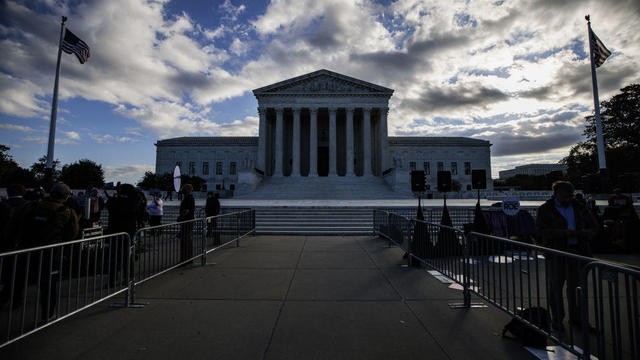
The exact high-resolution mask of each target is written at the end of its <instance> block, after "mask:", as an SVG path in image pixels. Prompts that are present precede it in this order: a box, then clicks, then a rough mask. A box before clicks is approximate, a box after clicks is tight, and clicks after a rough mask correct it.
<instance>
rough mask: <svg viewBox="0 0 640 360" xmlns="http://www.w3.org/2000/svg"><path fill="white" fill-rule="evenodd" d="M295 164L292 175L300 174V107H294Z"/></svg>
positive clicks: (293, 150)
mask: <svg viewBox="0 0 640 360" xmlns="http://www.w3.org/2000/svg"><path fill="white" fill-rule="evenodd" d="M291 151H292V152H293V154H292V155H293V156H292V157H293V164H292V167H291V176H300V108H294V109H293V149H292V150H291Z"/></svg>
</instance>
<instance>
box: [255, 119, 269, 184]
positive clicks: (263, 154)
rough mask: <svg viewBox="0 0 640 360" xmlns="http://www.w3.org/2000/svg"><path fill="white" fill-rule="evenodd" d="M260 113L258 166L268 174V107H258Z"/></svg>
mask: <svg viewBox="0 0 640 360" xmlns="http://www.w3.org/2000/svg"><path fill="white" fill-rule="evenodd" d="M258 114H259V115H260V125H259V132H258V166H257V168H258V169H260V170H262V171H263V172H264V174H265V175H266V174H267V166H266V158H267V146H266V145H267V109H266V108H263V107H259V108H258Z"/></svg>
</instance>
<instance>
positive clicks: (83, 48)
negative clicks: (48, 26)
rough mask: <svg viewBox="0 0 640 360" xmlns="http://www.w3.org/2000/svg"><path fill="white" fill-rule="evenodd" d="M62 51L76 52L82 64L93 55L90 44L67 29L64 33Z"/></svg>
mask: <svg viewBox="0 0 640 360" xmlns="http://www.w3.org/2000/svg"><path fill="white" fill-rule="evenodd" d="M62 51H64V52H66V53H67V54H75V55H76V57H77V58H78V60H79V61H80V64H84V63H85V62H86V61H87V59H89V56H90V55H91V54H90V52H89V45H87V43H86V42H84V41H82V40H81V39H80V38H79V37H77V36H76V35H75V34H74V33H72V32H71V31H69V29H66V31H65V33H64V40H63V41H62Z"/></svg>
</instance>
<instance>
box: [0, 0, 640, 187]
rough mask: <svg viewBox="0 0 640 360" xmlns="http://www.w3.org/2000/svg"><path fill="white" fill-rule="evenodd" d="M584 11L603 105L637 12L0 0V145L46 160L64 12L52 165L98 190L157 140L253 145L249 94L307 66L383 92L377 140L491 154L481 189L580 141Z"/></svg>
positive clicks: (444, 3)
mask: <svg viewBox="0 0 640 360" xmlns="http://www.w3.org/2000/svg"><path fill="white" fill-rule="evenodd" d="M586 14H590V15H591V19H592V27H593V30H594V31H595V33H596V34H597V35H598V37H599V38H600V39H601V40H602V41H603V43H604V44H605V45H606V46H607V47H608V48H609V50H611V52H612V55H611V57H610V58H609V59H607V61H606V62H605V64H604V65H603V66H602V67H600V68H598V84H599V91H600V98H601V100H603V99H607V98H610V97H611V96H613V95H614V94H616V93H617V92H618V91H619V89H620V88H622V87H624V86H626V85H629V84H631V83H638V82H640V73H639V72H638V70H637V69H640V31H638V29H640V1H638V0H627V1H625V0H599V1H589V0H563V1H556V0H513V1H509V0H497V1H471V0H469V1H457V0H433V1H419V0H397V1H386V0H357V1H349V0H274V1H266V0H264V1H247V0H223V1H195V0H179V1H177V0H174V1H168V0H153V1H145V0H86V1H78V0H73V1H64V0H40V1H36V0H32V1H10V0H0V54H2V56H1V57H0V144H5V145H7V146H9V147H10V148H11V150H10V153H11V154H12V155H13V157H14V159H15V160H16V161H18V163H20V164H21V165H22V166H30V165H31V164H32V163H34V162H35V161H36V160H37V159H38V158H39V157H41V156H43V155H45V154H46V146H47V144H46V142H47V137H48V129H49V118H50V113H51V98H52V93H53V83H54V77H55V63H56V56H57V46H58V40H59V33H60V16H62V15H65V16H67V17H68V18H69V20H68V21H67V28H68V29H70V30H71V31H73V32H74V33H75V34H76V35H77V36H78V37H80V38H81V39H83V40H84V41H85V42H87V43H88V44H89V46H90V47H91V57H90V58H89V60H88V62H86V63H85V64H80V63H79V62H78V60H77V59H76V58H75V56H73V55H67V54H64V53H63V58H62V72H61V77H60V87H59V98H60V99H59V108H58V125H57V131H56V145H55V158H56V159H59V160H60V161H61V162H62V163H63V164H65V163H71V162H74V161H77V160H79V159H82V158H88V159H91V160H93V161H96V162H97V163H100V164H102V165H103V167H104V168H105V172H106V174H105V175H106V176H105V177H106V180H107V181H117V180H121V181H129V182H135V181H137V180H139V179H140V178H141V177H142V175H143V173H144V171H147V170H153V169H154V164H155V146H154V143H155V142H156V141H157V140H158V139H165V138H171V137H177V136H187V135H189V136H235V135H244V136H256V135H257V132H258V117H257V110H256V107H257V102H256V99H255V97H254V96H253V94H252V92H251V90H253V89H256V88H259V87H262V86H265V85H268V84H272V83H275V82H278V81H281V80H284V79H288V78H291V77H294V76H298V75H302V74H305V73H308V72H312V71H315V70H319V69H328V70H332V71H335V72H338V73H341V74H345V75H348V76H352V77H355V78H358V79H362V80H365V81H368V82H372V83H374V84H378V85H382V86H385V87H389V88H392V89H394V90H395V92H394V95H393V97H392V98H391V101H390V112H389V116H388V126H389V135H391V136H394V135H395V136H466V137H473V138H478V139H485V140H490V141H491V143H492V144H493V146H492V148H491V155H492V176H493V177H497V176H498V171H499V170H503V169H508V168H511V167H513V166H516V165H522V164H526V163H533V162H536V163H539V162H557V161H558V160H560V159H562V158H563V157H565V156H566V155H567V154H568V150H569V148H570V147H571V145H572V144H575V143H576V142H577V141H580V140H582V132H583V129H584V117H585V116H587V115H589V114H591V113H592V112H593V96H592V87H591V73H590V65H589V57H588V51H589V49H588V42H587V31H586V21H585V20H584V16H585V15H586ZM605 141H606V139H605Z"/></svg>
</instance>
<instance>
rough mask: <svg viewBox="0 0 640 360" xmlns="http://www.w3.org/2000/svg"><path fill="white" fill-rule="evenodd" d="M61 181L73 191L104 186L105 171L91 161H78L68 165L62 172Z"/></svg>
mask: <svg viewBox="0 0 640 360" xmlns="http://www.w3.org/2000/svg"><path fill="white" fill-rule="evenodd" d="M60 181H62V182H63V183H65V184H67V185H69V187H71V188H72V189H87V188H89V187H93V186H96V187H103V186H104V170H103V169H102V165H98V164H96V163H95V162H93V161H91V160H89V159H82V160H78V161H76V162H74V163H72V164H66V165H65V166H63V167H62V170H61V171H60Z"/></svg>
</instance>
